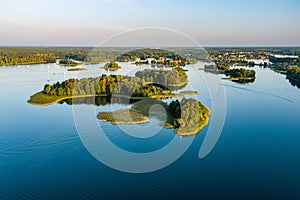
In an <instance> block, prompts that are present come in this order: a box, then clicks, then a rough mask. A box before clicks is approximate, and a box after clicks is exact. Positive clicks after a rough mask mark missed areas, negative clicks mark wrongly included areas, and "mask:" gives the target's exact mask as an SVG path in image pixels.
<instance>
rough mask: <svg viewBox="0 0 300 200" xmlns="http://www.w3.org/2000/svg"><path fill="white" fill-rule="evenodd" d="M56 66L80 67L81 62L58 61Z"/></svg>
mask: <svg viewBox="0 0 300 200" xmlns="http://www.w3.org/2000/svg"><path fill="white" fill-rule="evenodd" d="M58 64H59V65H62V66H77V65H81V64H82V62H79V61H75V60H72V59H60V60H59V61H58Z"/></svg>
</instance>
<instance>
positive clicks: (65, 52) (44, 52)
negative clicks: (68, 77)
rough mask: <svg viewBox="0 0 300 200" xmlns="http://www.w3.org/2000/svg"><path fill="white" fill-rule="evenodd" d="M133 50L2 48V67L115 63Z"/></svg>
mask: <svg viewBox="0 0 300 200" xmlns="http://www.w3.org/2000/svg"><path fill="white" fill-rule="evenodd" d="M129 50H131V48H110V47H103V48H95V49H94V48H91V47H0V66H5V65H30V64H43V63H55V62H56V60H57V59H73V60H78V61H84V62H85V63H93V64H96V63H99V62H107V61H113V60H115V59H116V58H117V56H119V55H120V54H122V53H125V52H127V51H129Z"/></svg>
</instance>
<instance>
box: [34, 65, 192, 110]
mask: <svg viewBox="0 0 300 200" xmlns="http://www.w3.org/2000/svg"><path fill="white" fill-rule="evenodd" d="M146 80H152V81H153V82H148V81H146ZM187 82H188V78H187V75H186V74H185V72H184V71H183V70H182V69H181V68H174V69H172V70H165V71H162V70H154V69H153V70H144V71H139V72H137V73H136V75H135V76H133V77H130V76H122V75H105V74H102V76H99V77H96V78H83V79H79V80H78V79H74V78H71V79H68V80H65V81H63V82H61V83H59V82H57V83H54V84H52V85H51V84H46V85H45V86H44V89H43V91H41V92H38V93H36V94H34V95H32V96H31V97H30V99H29V100H28V103H31V104H37V105H49V104H52V103H56V102H59V101H61V100H63V99H67V98H79V97H88V96H95V95H96V96H112V95H115V96H117V95H119V96H123V97H128V98H143V97H153V98H164V97H172V96H175V95H176V94H174V93H173V91H172V90H173V87H176V86H183V85H185V84H186V83H187Z"/></svg>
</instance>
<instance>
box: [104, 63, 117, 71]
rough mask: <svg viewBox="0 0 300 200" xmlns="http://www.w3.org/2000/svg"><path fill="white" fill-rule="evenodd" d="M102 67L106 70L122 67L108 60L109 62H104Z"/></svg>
mask: <svg viewBox="0 0 300 200" xmlns="http://www.w3.org/2000/svg"><path fill="white" fill-rule="evenodd" d="M103 68H104V69H105V70H106V71H116V70H118V69H121V68H122V67H121V66H120V65H118V63H115V62H109V63H106V64H105V65H104V67H103Z"/></svg>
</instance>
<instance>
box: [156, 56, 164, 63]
mask: <svg viewBox="0 0 300 200" xmlns="http://www.w3.org/2000/svg"><path fill="white" fill-rule="evenodd" d="M157 62H158V63H164V62H165V58H164V57H159V59H157Z"/></svg>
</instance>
